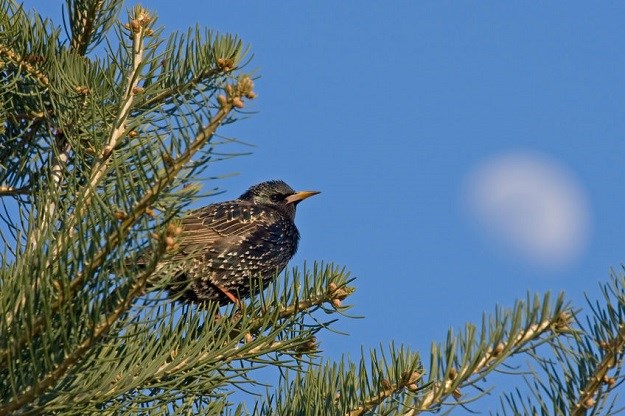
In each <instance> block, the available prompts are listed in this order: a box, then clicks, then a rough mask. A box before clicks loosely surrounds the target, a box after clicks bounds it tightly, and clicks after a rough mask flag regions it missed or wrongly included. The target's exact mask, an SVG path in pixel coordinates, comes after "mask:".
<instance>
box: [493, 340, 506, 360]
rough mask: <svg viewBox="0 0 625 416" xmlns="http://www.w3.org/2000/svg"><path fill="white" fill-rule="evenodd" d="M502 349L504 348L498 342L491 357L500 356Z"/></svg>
mask: <svg viewBox="0 0 625 416" xmlns="http://www.w3.org/2000/svg"><path fill="white" fill-rule="evenodd" d="M504 348H505V347H504V345H503V343H501V342H500V343H499V344H497V346H496V347H495V349H494V350H493V357H499V356H500V355H501V353H502V352H503V350H504Z"/></svg>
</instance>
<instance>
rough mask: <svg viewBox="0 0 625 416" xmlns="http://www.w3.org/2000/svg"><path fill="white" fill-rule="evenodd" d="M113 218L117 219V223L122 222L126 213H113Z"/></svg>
mask: <svg viewBox="0 0 625 416" xmlns="http://www.w3.org/2000/svg"><path fill="white" fill-rule="evenodd" d="M113 215H115V218H117V219H118V220H119V221H123V220H125V219H126V213H125V212H124V211H115V214H113Z"/></svg>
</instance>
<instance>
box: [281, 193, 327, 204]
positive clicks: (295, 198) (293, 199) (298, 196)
mask: <svg viewBox="0 0 625 416" xmlns="http://www.w3.org/2000/svg"><path fill="white" fill-rule="evenodd" d="M318 193H320V192H319V191H300V192H295V193H294V194H293V195H289V196H287V197H286V198H285V201H286V203H287V204H295V203H297V202H299V201H303V200H304V199H306V198H309V197H311V196H313V195H317V194H318Z"/></svg>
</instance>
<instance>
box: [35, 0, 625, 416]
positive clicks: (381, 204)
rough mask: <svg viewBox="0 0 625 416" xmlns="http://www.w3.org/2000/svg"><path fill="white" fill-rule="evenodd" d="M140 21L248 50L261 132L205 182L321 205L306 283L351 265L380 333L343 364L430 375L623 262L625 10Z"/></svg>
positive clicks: (356, 5)
mask: <svg viewBox="0 0 625 416" xmlns="http://www.w3.org/2000/svg"><path fill="white" fill-rule="evenodd" d="M37 3H39V2H37V1H32V0H31V1H26V2H25V4H26V5H28V6H34V7H38V8H39V9H40V10H41V11H44V12H48V11H50V10H51V11H52V12H53V13H54V14H57V15H58V11H59V10H60V8H61V2H57V4H56V5H55V4H54V3H55V2H46V4H45V6H39V5H37ZM142 4H143V5H144V6H146V7H148V8H150V9H152V10H155V11H156V13H157V14H158V15H159V24H160V25H164V26H166V28H167V31H172V30H176V29H186V28H187V27H188V26H191V25H195V24H196V23H200V24H201V25H204V26H207V27H210V28H214V29H216V30H218V31H222V32H231V33H236V34H238V35H240V36H241V37H242V38H243V39H244V40H245V41H246V42H247V43H248V44H250V45H251V47H252V52H253V54H254V59H253V61H252V63H251V65H250V68H257V69H258V74H260V76H261V78H260V79H259V80H258V81H257V82H256V91H257V93H258V99H257V100H256V101H255V102H254V103H253V105H252V107H251V108H252V109H253V110H255V111H258V113H257V114H254V115H253V116H252V117H250V118H249V119H247V120H244V121H241V122H239V123H236V124H234V125H232V126H228V127H227V128H226V129H225V130H223V131H222V133H224V134H229V135H233V136H236V137H238V138H240V139H241V140H243V141H246V142H251V143H253V144H255V146H256V147H254V148H253V149H252V150H253V152H254V154H253V155H252V156H247V157H241V158H236V159H232V160H228V161H224V162H220V163H218V164H215V165H213V167H212V168H211V169H209V171H208V172H209V174H211V175H221V174H227V173H231V172H238V173H239V175H238V176H234V177H230V178H227V179H224V180H222V181H221V182H219V185H220V186H221V187H222V188H224V189H225V190H226V191H227V192H226V193H225V194H224V195H222V196H220V197H219V198H220V199H229V198H234V197H236V196H238V195H239V194H240V193H242V192H243V191H244V190H245V189H246V188H247V187H248V186H249V185H251V184H254V183H257V182H260V181H262V180H266V179H272V178H281V179H284V180H285V181H287V182H288V183H289V184H291V185H292V186H293V187H294V188H296V189H317V190H320V191H322V194H321V195H319V196H316V197H314V198H311V199H309V200H307V201H305V202H304V203H302V204H301V205H300V208H299V210H298V215H297V217H298V218H297V224H298V227H299V229H300V231H301V234H302V240H301V244H300V249H299V253H298V254H297V256H296V257H295V258H294V259H293V261H292V265H301V264H302V263H303V262H304V260H306V261H312V260H326V261H335V262H337V263H340V264H344V265H346V266H347V267H348V269H349V270H351V272H352V273H353V275H355V276H356V277H357V280H356V283H355V284H356V286H357V288H358V291H357V293H356V294H355V295H354V296H353V297H352V298H350V301H351V302H352V303H354V304H355V307H354V309H353V312H354V313H355V314H357V315H364V316H366V319H362V320H343V321H342V322H340V323H339V324H338V328H340V329H342V330H345V331H347V332H349V333H350V336H349V337H345V336H339V335H334V334H326V335H321V337H320V340H321V346H322V348H323V349H325V350H326V351H327V354H328V355H329V356H334V357H338V356H339V355H340V353H342V352H346V353H350V354H352V355H356V356H357V355H358V354H359V351H360V348H361V346H364V347H365V348H369V347H376V346H379V344H380V343H382V344H387V343H388V342H389V341H390V340H395V341H396V343H404V344H407V345H410V346H411V347H412V348H413V349H416V350H419V351H421V352H422V353H423V354H424V356H426V357H427V355H428V352H429V346H430V343H431V341H432V340H437V341H438V340H443V338H444V335H445V333H446V331H447V329H448V328H450V327H455V328H459V327H462V326H463V325H464V323H465V322H467V321H474V322H478V321H479V320H480V319H481V314H482V312H483V311H492V310H493V308H494V306H495V304H501V305H510V306H511V305H512V304H513V303H514V300H515V299H517V298H523V297H524V296H525V294H526V292H527V291H528V290H529V291H532V292H535V291H537V292H544V291H547V290H551V291H554V292H559V291H565V292H566V293H567V294H568V296H569V299H571V300H573V301H574V302H576V303H577V304H578V305H579V306H582V299H583V293H584V292H588V293H590V294H591V296H595V295H597V293H598V291H597V283H598V282H600V281H605V280H607V278H608V272H609V269H610V267H617V268H618V267H619V265H620V263H621V262H622V261H623V259H624V253H625V250H624V248H625V247H624V245H625V243H624V241H625V240H624V239H623V238H622V230H624V229H625V215H623V207H624V206H625V192H624V191H625V185H624V184H625V181H624V180H623V176H624V173H625V172H624V170H625V168H624V166H625V141H624V140H623V135H624V132H625V117H624V115H625V77H624V76H623V74H625V25H623V22H624V21H625V3H622V2H602V3H593V4H590V3H582V2H566V3H563V2H550V3H540V4H539V3H532V4H530V3H526V2H514V3H513V2H479V3H478V2H433V1H428V2H408V1H400V2H392V3H391V2H373V1H358V2H356V1H345V2H329V1H319V2H306V3H304V2H298V3H291V2H275V1H274V2H252V1H237V2H205V1H200V0H195V1H190V0H189V1H182V0H181V1H177V2H171V1H165V0H160V1H144V2H142ZM295 4H296V5H295ZM129 5H130V3H129ZM224 150H225V149H224ZM233 150H240V149H233ZM210 186H213V183H211V184H207V187H210ZM497 192H499V193H497ZM215 200H216V199H215ZM205 202H206V203H210V202H213V200H207V201H205ZM478 408H480V409H484V408H483V407H482V406H481V405H480V406H478Z"/></svg>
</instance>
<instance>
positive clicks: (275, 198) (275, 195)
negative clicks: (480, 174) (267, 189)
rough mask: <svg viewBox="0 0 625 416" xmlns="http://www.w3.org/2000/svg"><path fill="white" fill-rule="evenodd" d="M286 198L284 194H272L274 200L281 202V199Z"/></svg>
mask: <svg viewBox="0 0 625 416" xmlns="http://www.w3.org/2000/svg"><path fill="white" fill-rule="evenodd" d="M284 198H285V196H284V195H282V194H273V195H271V200H272V201H273V202H280V201H283V200H284Z"/></svg>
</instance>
